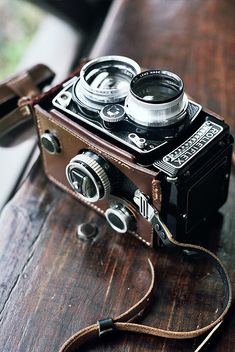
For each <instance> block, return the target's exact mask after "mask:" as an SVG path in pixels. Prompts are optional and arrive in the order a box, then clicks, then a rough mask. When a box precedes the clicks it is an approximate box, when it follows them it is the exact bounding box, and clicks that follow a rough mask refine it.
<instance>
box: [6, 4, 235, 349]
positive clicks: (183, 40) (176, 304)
mask: <svg viewBox="0 0 235 352" xmlns="http://www.w3.org/2000/svg"><path fill="white" fill-rule="evenodd" d="M234 27H235V2H234V1H233V0H224V1H221V0H190V1H189V0H175V1H172V0H117V1H114V4H113V6H112V8H111V10H110V12H109V15H108V18H107V20H106V22H105V24H104V27H103V29H102V31H101V33H100V36H99V38H98V40H97V42H96V45H95V46H94V48H93V50H92V56H98V55H106V54H122V55H126V56H130V57H132V58H133V59H135V60H136V61H137V62H138V63H139V64H140V65H141V66H142V67H157V68H167V69H169V70H172V71H174V72H176V73H178V74H179V75H180V76H181V77H182V78H183V79H184V82H185V86H186V90H187V92H188V93H189V94H190V95H191V96H193V97H194V98H195V100H196V101H198V102H200V103H201V104H203V105H204V106H206V107H209V108H211V109H212V110H214V111H215V112H217V113H219V114H220V115H222V116H224V117H225V119H226V121H227V122H228V123H229V124H230V126H231V131H232V132H233V133H234V132H235V119H234V113H235V99H234V92H235V80H234V77H235V60H234V57H235V36H234V34H235V30H234ZM1 167H3V166H1ZM233 171H234V170H233ZM1 187H4V185H1ZM234 195H235V177H234V173H232V176H231V181H230V191H229V197H228V201H227V203H226V204H225V205H224V206H223V207H222V209H221V210H220V212H219V213H217V214H215V215H214V216H213V218H212V219H211V220H210V221H209V222H208V224H207V226H206V229H205V234H204V236H205V238H204V240H205V241H204V242H205V245H206V246H207V248H209V249H211V250H212V251H214V252H215V253H216V254H217V255H218V256H219V257H220V258H221V259H222V261H223V262H224V264H225V265H226V266H227V268H228V271H229V273H230V276H231V280H232V282H233V287H234V288H235V254H234V253H235V231H234V230H235V222H234V208H235V197H234ZM81 222H91V223H94V224H96V225H97V226H98V228H99V233H98V236H97V237H96V238H95V239H94V240H93V241H90V242H82V241H81V240H78V239H77V238H76V227H77V225H78V224H79V223H81ZM0 229H1V234H0V351H2V352H56V351H58V349H59V346H61V344H62V343H63V342H64V341H65V340H66V339H67V338H68V337H69V336H70V335H71V334H73V333H74V332H75V331H77V330H78V329H80V328H82V327H85V326H87V325H90V324H92V323H94V322H96V320H97V319H101V318H104V317H106V316H115V315H117V314H119V313H121V312H123V311H124V310H125V309H127V308H128V307H130V306H131V305H133V304H134V303H136V302H137V300H138V299H139V298H140V297H142V295H143V293H144V292H145V290H146V289H147V287H148V284H149V281H150V277H149V274H148V266H147V258H151V259H152V261H153V263H154V265H155V268H156V277H157V284H156V289H155V296H154V298H155V299H154V302H153V303H154V304H153V305H152V306H151V309H150V310H149V311H148V312H147V313H146V315H145V316H144V317H143V319H142V321H143V322H144V323H145V324H149V325H152V326H158V327H161V328H167V329H179V330H183V329H185V330H189V329H192V328H196V327H199V326H202V325H203V324H205V323H208V322H210V321H211V320H212V319H213V318H214V317H215V316H216V314H218V310H220V308H221V294H222V287H221V284H220V282H219V281H218V276H217V274H216V273H214V272H213V271H212V270H211V269H210V267H209V265H207V264H206V263H205V262H204V261H203V262H202V261H200V260H198V261H193V260H191V261H190V260H189V259H188V258H185V257H183V256H179V254H176V253H174V252H172V251H169V250H166V249H158V250H151V249H149V248H147V247H145V246H144V245H143V244H141V243H140V242H138V240H137V239H135V238H132V237H131V236H130V235H122V236H120V235H118V234H117V233H115V232H114V231H112V230H111V229H110V228H109V227H108V225H107V223H106V221H105V220H104V219H103V218H102V217H101V216H99V215H97V214H96V213H94V211H92V210H90V209H89V208H88V207H86V206H83V205H81V204H80V203H79V202H78V201H76V200H75V199H72V198H71V196H69V195H68V194H66V193H64V192H63V191H61V190H59V189H58V188H57V187H56V186H54V185H53V184H51V183H50V182H49V181H48V180H47V179H46V177H45V176H44V173H43V169H42V166H41V163H40V161H38V162H37V164H36V165H35V166H34V168H33V170H32V171H31V173H30V175H29V177H28V178H27V180H26V181H25V182H24V184H23V185H22V186H21V188H20V189H19V190H18V192H17V194H16V195H15V197H14V198H13V199H12V200H11V201H10V202H9V204H8V205H7V206H6V207H5V209H4V211H3V212H2V214H1V218H0ZM200 341H201V338H198V339H193V340H188V341H173V340H166V339H163V338H154V337H147V336H142V335H134V334H124V333H117V334H115V335H112V336H111V337H110V336H108V335H107V336H106V337H104V338H102V339H100V340H94V341H91V342H89V344H88V343H87V344H86V346H84V348H83V349H82V350H84V351H142V352H143V351H144V352H147V351H164V352H166V351H167V352H168V351H169V352H170V351H174V352H176V351H180V352H184V351H192V350H194V349H195V348H196V347H197V346H198V344H199V343H200ZM205 350H207V351H219V352H225V351H227V352H230V351H234V350H235V317H234V314H233V312H231V313H230V315H229V317H228V318H227V319H226V321H225V322H224V324H223V325H222V326H221V328H220V329H219V330H218V331H217V333H216V334H215V336H214V337H213V339H212V340H211V342H210V343H209V344H207V347H206V349H205Z"/></svg>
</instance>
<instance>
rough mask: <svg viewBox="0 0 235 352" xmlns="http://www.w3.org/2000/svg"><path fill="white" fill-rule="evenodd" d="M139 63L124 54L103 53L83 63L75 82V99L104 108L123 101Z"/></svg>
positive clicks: (138, 70) (90, 105) (137, 70)
mask: <svg viewBox="0 0 235 352" xmlns="http://www.w3.org/2000/svg"><path fill="white" fill-rule="evenodd" d="M139 72H140V67H139V65H138V64H137V63H136V62H135V61H133V60H131V59H129V58H127V57H124V56H103V57H100V58H97V59H94V60H92V61H90V62H88V63H87V64H86V65H84V66H83V68H82V69H81V73H80V78H79V79H78V81H77V82H76V83H75V85H74V90H73V99H74V100H75V101H77V102H78V104H79V103H82V104H83V105H86V106H87V107H88V108H91V109H92V108H93V109H96V110H100V109H102V107H103V106H104V104H105V105H106V104H109V103H117V102H120V101H123V100H124V99H125V97H126V96H127V94H128V92H129V89H130V83H131V80H132V79H133V77H135V76H136V74H138V73H139Z"/></svg>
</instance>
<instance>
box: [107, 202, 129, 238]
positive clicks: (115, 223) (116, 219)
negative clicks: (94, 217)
mask: <svg viewBox="0 0 235 352" xmlns="http://www.w3.org/2000/svg"><path fill="white" fill-rule="evenodd" d="M105 217H106V220H107V221H108V223H109V225H110V226H111V227H112V228H113V229H114V230H116V231H117V232H120V233H125V232H127V231H128V230H132V229H133V227H134V225H135V220H134V217H133V215H132V213H131V212H130V210H129V209H128V208H127V207H125V206H124V205H122V204H120V203H116V204H112V205H111V207H110V208H108V209H107V210H106V212H105Z"/></svg>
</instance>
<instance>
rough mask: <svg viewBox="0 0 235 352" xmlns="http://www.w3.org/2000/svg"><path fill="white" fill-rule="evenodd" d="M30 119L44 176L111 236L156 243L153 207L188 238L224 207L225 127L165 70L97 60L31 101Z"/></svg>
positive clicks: (226, 178)
mask: <svg viewBox="0 0 235 352" xmlns="http://www.w3.org/2000/svg"><path fill="white" fill-rule="evenodd" d="M35 112H36V119H37V126H38V133H39V138H40V144H41V146H42V148H41V150H42V156H43V162H44V169H45V172H46V174H47V175H48V177H49V178H50V179H51V180H52V181H53V182H54V183H56V184H57V185H58V186H59V187H61V188H63V189H65V190H66V191H67V192H69V193H71V194H73V195H74V196H75V197H77V198H78V199H80V200H81V201H82V202H83V203H85V204H87V205H88V206H90V207H92V208H93V209H95V210H96V211H98V212H100V213H102V214H104V215H105V217H106V219H107V221H108V223H109V224H110V225H111V227H112V228H113V229H115V230H116V231H117V232H119V233H125V232H130V233H132V234H133V235H134V236H136V237H137V238H139V239H140V240H142V241H143V242H145V243H146V244H148V245H150V246H154V245H155V244H156V243H159V241H158V240H157V238H158V236H157V235H156V227H155V228H154V227H153V226H152V223H151V214H150V212H151V209H153V208H154V209H156V211H157V212H158V213H159V214H160V217H161V219H162V220H163V221H164V222H165V224H166V225H167V226H168V227H169V228H170V230H171V231H172V233H173V234H174V236H175V238H176V239H178V240H181V241H188V240H189V237H191V236H192V235H193V234H194V233H195V231H196V230H197V229H198V227H199V225H200V224H201V223H202V222H203V220H205V218H207V217H208V216H209V215H210V214H212V213H213V212H215V211H216V210H218V209H219V208H220V207H221V206H222V205H223V204H224V202H225V201H226V198H227V193H228V184H229V175H230V166H231V154H232V144H233V139H232V137H231V135H230V133H229V127H228V125H226V124H225V123H224V121H223V119H222V118H220V117H218V116H216V115H215V114H212V113H211V112H208V111H206V110H203V109H202V107H201V106H200V105H199V104H197V103H195V102H193V101H191V100H189V99H188V97H187V95H186V94H185V92H184V84H183V82H182V80H181V78H180V77H178V76H177V75H176V74H174V73H171V72H169V71H163V70H148V71H144V72H141V70H140V67H139V65H138V64H137V63H136V62H134V61H133V60H131V59H129V58H126V57H122V56H105V57H100V58H97V59H94V60H92V61H90V62H88V63H86V64H85V65H84V66H83V67H82V68H81V71H80V73H79V72H78V74H77V75H75V76H73V77H72V78H71V79H69V80H68V81H66V82H65V83H63V84H61V85H59V86H57V87H55V88H54V89H52V90H51V91H50V92H49V93H47V94H46V95H44V96H43V98H42V99H41V100H38V102H37V104H36V106H35ZM78 211H79V210H78Z"/></svg>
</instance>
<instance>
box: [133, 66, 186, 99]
mask: <svg viewBox="0 0 235 352" xmlns="http://www.w3.org/2000/svg"><path fill="white" fill-rule="evenodd" d="M153 78H154V80H153ZM146 82H147V88H145V89H147V91H148V93H151V88H152V89H155V93H158V95H160V94H159V93H160V92H159V91H160V89H159V88H163V89H164V90H165V92H164V93H165V95H167V93H168V97H162V95H163V94H161V95H160V97H159V96H158V97H157V98H153V99H151V100H149V99H148V100H146V98H144V97H141V96H140V95H139V94H138V89H140V88H141V85H142V89H143V88H144V87H143V86H144V85H145V86H146ZM130 90H131V93H132V94H133V95H134V96H135V97H136V98H137V99H139V100H141V101H143V102H147V103H151V104H164V103H169V102H171V101H173V100H175V99H177V98H178V97H179V96H180V95H181V94H182V92H183V91H184V83H183V81H182V79H181V78H180V77H179V76H177V75H176V74H175V73H172V72H169V71H162V70H149V71H144V72H141V73H140V74H138V75H137V76H135V77H134V78H133V80H132V81H131V84H130ZM144 91H145V90H144ZM142 93H143V91H142ZM145 93H146V91H145ZM161 93H162V92H161ZM142 95H143V94H142Z"/></svg>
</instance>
